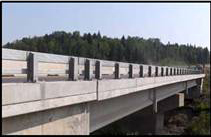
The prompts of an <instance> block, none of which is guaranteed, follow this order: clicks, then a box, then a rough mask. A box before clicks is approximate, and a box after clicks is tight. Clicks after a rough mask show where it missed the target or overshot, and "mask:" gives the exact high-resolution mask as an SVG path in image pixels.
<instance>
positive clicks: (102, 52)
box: [3, 31, 210, 65]
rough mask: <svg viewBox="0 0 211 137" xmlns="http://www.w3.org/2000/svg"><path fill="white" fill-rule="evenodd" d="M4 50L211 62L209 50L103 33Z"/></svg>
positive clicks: (62, 35)
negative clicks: (110, 36) (116, 36)
mask: <svg viewBox="0 0 211 137" xmlns="http://www.w3.org/2000/svg"><path fill="white" fill-rule="evenodd" d="M3 47H4V48H11V49H20V50H27V51H37V52H46V53H54V54H63V55H73V56H82V57H89V58H98V59H106V60H113V61H122V62H133V63H147V64H155V65H190V64H203V63H208V62H209V60H210V58H209V56H210V53H209V51H208V49H207V48H201V47H195V46H192V45H178V44H177V43H175V44H170V43H168V44H166V45H165V44H163V43H162V42H161V41H160V40H159V39H157V38H149V39H143V38H140V37H130V36H128V37H127V38H125V37H124V36H123V37H122V38H121V39H118V38H108V37H106V36H101V34H100V32H98V33H97V34H96V33H94V34H90V33H85V34H84V35H83V36H81V35H80V32H79V31H74V32H73V33H66V32H64V31H55V32H53V33H52V34H49V35H48V34H45V35H44V36H41V37H33V38H23V39H21V40H16V41H14V42H12V43H7V44H5V45H4V46H3Z"/></svg>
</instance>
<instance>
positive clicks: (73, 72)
mask: <svg viewBox="0 0 211 137" xmlns="http://www.w3.org/2000/svg"><path fill="white" fill-rule="evenodd" d="M69 80H73V81H74V80H78V61H77V58H75V57H71V58H70V60H69Z"/></svg>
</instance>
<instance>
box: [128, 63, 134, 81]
mask: <svg viewBox="0 0 211 137" xmlns="http://www.w3.org/2000/svg"><path fill="white" fill-rule="evenodd" d="M133 77H134V75H133V64H130V65H129V78H133Z"/></svg>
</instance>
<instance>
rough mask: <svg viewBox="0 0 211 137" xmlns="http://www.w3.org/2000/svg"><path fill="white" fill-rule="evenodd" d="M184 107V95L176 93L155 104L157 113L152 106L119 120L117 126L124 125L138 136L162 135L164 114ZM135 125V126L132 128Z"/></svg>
mask: <svg viewBox="0 0 211 137" xmlns="http://www.w3.org/2000/svg"><path fill="white" fill-rule="evenodd" d="M181 106H184V94H183V93H178V94H176V95H173V96H171V97H168V98H166V99H164V100H161V101H159V102H158V103H157V113H154V112H153V111H152V110H153V105H150V106H148V107H146V108H144V109H142V110H140V111H137V112H135V113H133V114H131V115H130V116H128V117H125V118H123V119H122V120H120V121H119V122H120V123H119V125H124V126H126V127H127V128H126V129H129V131H130V132H137V131H138V132H139V134H156V135H159V134H162V132H161V131H162V129H163V127H164V117H165V112H167V111H169V110H172V109H175V108H176V107H181ZM134 125H135V126H134Z"/></svg>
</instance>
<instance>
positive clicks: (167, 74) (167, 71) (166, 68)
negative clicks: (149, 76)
mask: <svg viewBox="0 0 211 137" xmlns="http://www.w3.org/2000/svg"><path fill="white" fill-rule="evenodd" d="M166 76H168V68H166Z"/></svg>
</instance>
